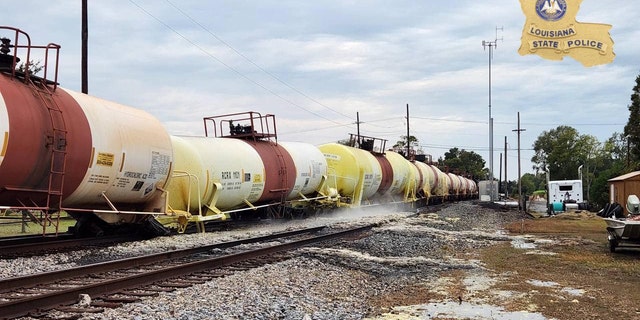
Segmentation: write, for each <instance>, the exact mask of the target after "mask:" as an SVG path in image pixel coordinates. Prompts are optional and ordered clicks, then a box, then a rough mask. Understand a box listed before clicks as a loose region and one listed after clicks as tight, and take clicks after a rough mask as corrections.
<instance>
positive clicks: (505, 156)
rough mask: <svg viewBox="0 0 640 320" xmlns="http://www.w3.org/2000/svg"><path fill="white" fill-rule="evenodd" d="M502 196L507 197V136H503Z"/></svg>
mask: <svg viewBox="0 0 640 320" xmlns="http://www.w3.org/2000/svg"><path fill="white" fill-rule="evenodd" d="M504 197H505V198H509V178H507V136H504Z"/></svg>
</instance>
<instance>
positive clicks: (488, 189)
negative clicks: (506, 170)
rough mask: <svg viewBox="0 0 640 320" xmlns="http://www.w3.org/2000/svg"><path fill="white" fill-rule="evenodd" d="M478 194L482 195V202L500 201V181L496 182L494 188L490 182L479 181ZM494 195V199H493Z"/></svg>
mask: <svg viewBox="0 0 640 320" xmlns="http://www.w3.org/2000/svg"><path fill="white" fill-rule="evenodd" d="M478 192H479V193H480V201H486V202H489V201H491V199H493V200H498V199H499V197H498V181H495V180H494V181H493V186H492V183H491V181H489V180H482V181H478ZM492 194H493V197H491V195H492Z"/></svg>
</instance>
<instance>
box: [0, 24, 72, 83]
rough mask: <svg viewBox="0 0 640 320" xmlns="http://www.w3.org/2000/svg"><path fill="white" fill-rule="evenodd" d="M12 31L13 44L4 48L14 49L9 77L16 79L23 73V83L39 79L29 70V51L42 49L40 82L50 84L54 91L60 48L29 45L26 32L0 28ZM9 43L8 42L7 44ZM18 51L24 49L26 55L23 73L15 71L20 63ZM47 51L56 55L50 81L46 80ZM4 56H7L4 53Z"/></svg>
mask: <svg viewBox="0 0 640 320" xmlns="http://www.w3.org/2000/svg"><path fill="white" fill-rule="evenodd" d="M2 29H4V30H12V31H14V32H15V36H14V41H13V44H7V45H6V47H7V49H8V48H14V55H13V62H12V64H11V76H12V77H16V75H20V74H19V73H23V74H22V75H21V76H22V77H24V80H25V81H28V80H30V79H31V78H32V77H36V78H39V77H37V76H35V75H32V74H31V70H30V69H29V67H30V66H31V49H44V64H43V66H42V68H43V69H44V76H43V77H42V78H41V81H42V82H43V83H44V84H49V82H52V84H53V89H54V90H55V89H56V88H57V86H58V62H59V61H60V48H61V46H60V45H58V44H55V43H49V44H47V45H46V46H41V45H32V44H31V37H30V36H29V34H27V33H26V32H24V31H22V30H20V29H18V28H14V27H9V26H0V30H2ZM21 36H24V38H26V42H27V44H26V45H23V44H21V43H20V38H21ZM9 43H10V42H9ZM18 49H26V51H27V53H26V55H27V58H26V61H25V62H24V71H18V70H17V63H18V62H19V61H20V58H18V53H19V52H18ZM49 50H55V51H56V54H55V60H54V65H55V66H54V71H53V72H54V76H53V80H52V81H50V80H49V79H48V78H47V74H48V70H49ZM5 54H8V52H7V53H5Z"/></svg>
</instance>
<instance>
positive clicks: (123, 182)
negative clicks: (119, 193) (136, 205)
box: [113, 178, 140, 191]
mask: <svg viewBox="0 0 640 320" xmlns="http://www.w3.org/2000/svg"><path fill="white" fill-rule="evenodd" d="M130 182H131V180H129V179H127V178H118V179H116V180H115V181H114V182H113V186H114V187H117V188H126V187H127V185H128V184H129V183H130ZM138 190H140V188H138ZM138 190H135V191H138Z"/></svg>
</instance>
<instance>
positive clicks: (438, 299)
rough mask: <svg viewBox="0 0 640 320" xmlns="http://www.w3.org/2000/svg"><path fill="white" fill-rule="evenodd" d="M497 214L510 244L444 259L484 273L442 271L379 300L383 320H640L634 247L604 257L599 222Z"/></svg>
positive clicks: (638, 258)
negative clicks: (434, 277) (432, 278)
mask: <svg viewBox="0 0 640 320" xmlns="http://www.w3.org/2000/svg"><path fill="white" fill-rule="evenodd" d="M496 210H500V209H499V208H496ZM441 212H442V211H441ZM434 214H438V212H436V213H434ZM503 215H504V216H505V217H509V218H505V219H504V221H502V222H500V223H501V224H502V228H504V229H505V230H507V232H508V233H507V235H508V236H509V237H515V238H511V239H512V240H511V241H497V242H495V243H494V244H493V245H490V246H486V247H481V248H478V249H477V250H453V251H452V252H449V253H450V254H451V255H452V256H454V257H456V258H460V259H463V260H465V261H477V262H479V264H480V265H481V266H482V267H483V268H480V269H477V268H473V269H469V270H464V269H455V270H451V271H445V272H442V273H441V274H440V277H439V279H437V280H436V281H432V282H431V283H428V284H424V283H422V284H416V285H415V286H413V287H410V288H406V290H405V291H403V292H404V294H402V295H399V296H397V297H395V298H394V297H389V300H390V301H380V303H379V306H380V307H381V308H382V309H384V308H388V310H387V313H386V315H387V319H418V318H419V319H424V318H425V313H426V312H425V310H431V311H429V313H428V316H427V318H428V319H640V304H639V303H638V301H640V300H639V299H640V248H636V247H631V248H618V249H617V250H616V252H615V253H612V252H610V250H609V248H608V244H607V235H606V229H605V227H606V224H605V223H604V221H603V220H602V219H601V218H600V217H598V216H596V215H595V214H594V213H589V212H570V213H562V214H559V215H557V216H553V217H546V216H542V217H540V215H534V216H531V215H521V213H518V212H517V209H511V210H506V209H505V210H503ZM391 305H395V306H399V305H404V306H408V305H413V307H411V308H399V307H395V308H393V307H389V306H391Z"/></svg>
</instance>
